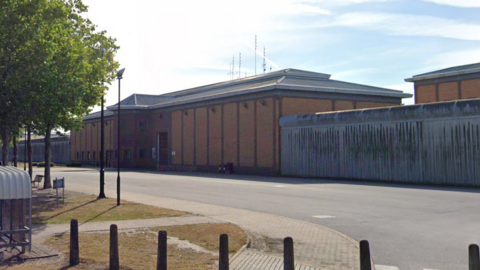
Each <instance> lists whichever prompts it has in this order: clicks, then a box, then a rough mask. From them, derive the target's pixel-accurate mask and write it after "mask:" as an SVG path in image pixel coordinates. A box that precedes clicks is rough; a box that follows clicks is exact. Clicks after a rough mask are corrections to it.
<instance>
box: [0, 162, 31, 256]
mask: <svg viewBox="0 0 480 270" xmlns="http://www.w3.org/2000/svg"><path fill="white" fill-rule="evenodd" d="M27 218H28V220H27ZM27 222H28V223H27ZM31 228H32V187H31V182H30V176H29V175H28V173H27V172H25V171H23V170H20V169H18V168H15V167H0V251H2V250H3V249H5V248H21V250H22V252H25V247H27V246H28V248H29V250H30V249H31V243H32V229H31Z"/></svg>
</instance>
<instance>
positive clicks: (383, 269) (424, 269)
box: [375, 264, 438, 270]
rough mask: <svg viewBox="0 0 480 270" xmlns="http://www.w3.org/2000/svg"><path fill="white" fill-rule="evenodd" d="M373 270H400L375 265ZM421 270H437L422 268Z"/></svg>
mask: <svg viewBox="0 0 480 270" xmlns="http://www.w3.org/2000/svg"><path fill="white" fill-rule="evenodd" d="M375 270H400V268H398V267H396V266H390V265H380V264H375ZM423 270H438V269H430V268H423Z"/></svg>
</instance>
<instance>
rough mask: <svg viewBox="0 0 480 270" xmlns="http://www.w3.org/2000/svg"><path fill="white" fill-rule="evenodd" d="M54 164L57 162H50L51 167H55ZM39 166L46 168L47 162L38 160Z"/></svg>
mask: <svg viewBox="0 0 480 270" xmlns="http://www.w3.org/2000/svg"><path fill="white" fill-rule="evenodd" d="M54 166H55V163H53V162H50V167H54ZM37 167H39V168H44V167H45V162H38V163H37Z"/></svg>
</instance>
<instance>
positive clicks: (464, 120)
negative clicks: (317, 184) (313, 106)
mask: <svg viewBox="0 0 480 270" xmlns="http://www.w3.org/2000/svg"><path fill="white" fill-rule="evenodd" d="M280 126H281V173H282V175H288V176H301V177H315V178H333V179H358V180H375V181H383V182H403V183H416V184H442V185H462V186H480V178H479V176H480V99H473V100H465V101H454V102H442V103H431V104H423V105H411V106H401V107H391V108H385V109H367V110H356V111H346V112H337V113H321V114H309V115H297V116H284V117H282V118H281V119H280Z"/></svg>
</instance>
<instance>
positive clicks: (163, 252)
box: [157, 231, 167, 270]
mask: <svg viewBox="0 0 480 270" xmlns="http://www.w3.org/2000/svg"><path fill="white" fill-rule="evenodd" d="M157 270H167V232H166V231H159V232H158V253H157Z"/></svg>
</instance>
